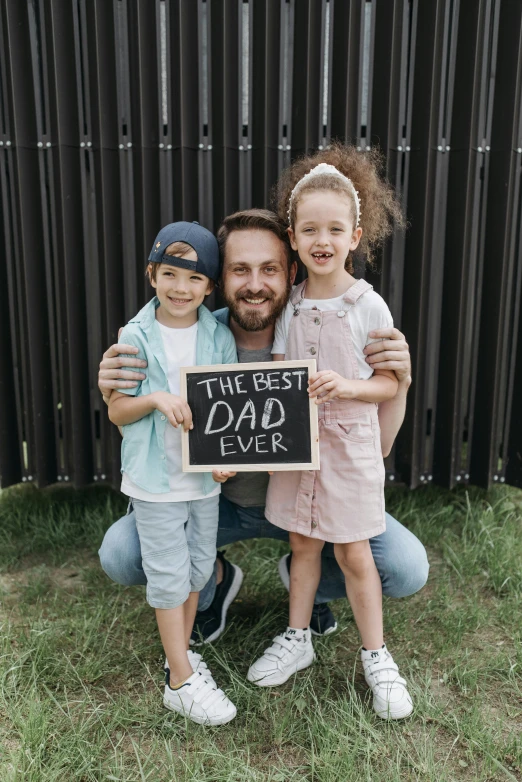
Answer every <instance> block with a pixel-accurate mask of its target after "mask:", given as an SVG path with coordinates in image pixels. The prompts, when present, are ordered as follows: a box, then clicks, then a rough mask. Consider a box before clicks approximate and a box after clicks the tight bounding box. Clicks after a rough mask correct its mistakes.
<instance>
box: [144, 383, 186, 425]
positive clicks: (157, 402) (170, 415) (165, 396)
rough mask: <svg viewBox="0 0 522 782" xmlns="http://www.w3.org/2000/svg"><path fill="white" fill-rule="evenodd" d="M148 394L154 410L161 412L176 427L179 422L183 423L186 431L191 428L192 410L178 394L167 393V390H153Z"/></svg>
mask: <svg viewBox="0 0 522 782" xmlns="http://www.w3.org/2000/svg"><path fill="white" fill-rule="evenodd" d="M150 396H151V401H152V403H153V405H154V407H155V408H156V410H159V411H160V413H163V415H164V416H165V417H166V419H167V420H168V422H169V423H170V424H172V426H174V427H175V428H176V429H177V428H178V426H179V425H180V424H183V428H184V429H185V431H186V432H187V431H188V430H189V429H192V428H193V426H194V425H193V423H192V410H191V409H190V407H189V406H188V404H187V403H186V402H185V400H184V399H182V398H181V397H180V396H176V395H175V394H169V392H168V391H155V392H154V393H153V394H151V395H150Z"/></svg>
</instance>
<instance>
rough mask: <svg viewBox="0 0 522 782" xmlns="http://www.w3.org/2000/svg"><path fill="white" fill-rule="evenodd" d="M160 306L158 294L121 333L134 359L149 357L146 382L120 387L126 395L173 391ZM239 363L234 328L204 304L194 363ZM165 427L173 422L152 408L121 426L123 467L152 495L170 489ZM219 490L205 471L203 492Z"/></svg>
mask: <svg viewBox="0 0 522 782" xmlns="http://www.w3.org/2000/svg"><path fill="white" fill-rule="evenodd" d="M158 306H159V301H158V298H157V296H155V297H154V298H153V299H152V300H151V301H149V303H148V304H146V305H145V306H144V307H143V309H141V310H140V311H139V312H138V314H137V315H136V316H135V317H134V318H132V319H131V320H130V321H129V322H128V324H127V325H126V326H125V328H124V329H123V331H122V333H121V335H120V342H124V343H125V344H127V345H134V346H135V347H137V348H138V355H137V356H136V355H133V356H132V357H133V358H136V357H137V358H142V359H145V361H147V364H148V366H147V369H146V370H145V371H146V374H147V377H146V378H145V380H142V381H140V382H139V384H138V386H136V387H135V388H122V389H120V391H121V393H122V394H128V395H129V396H144V395H145V394H152V393H153V392H154V391H167V392H168V391H169V384H168V375H167V359H166V356H165V351H164V350H163V341H162V339H161V333H160V329H159V326H158V323H157V321H156V308H157V307H158ZM235 362H237V352H236V343H235V341H234V337H233V336H232V332H231V331H230V330H229V329H228V328H227V326H225V325H224V324H223V323H220V322H218V321H217V320H216V318H214V316H213V315H212V314H211V312H210V311H209V310H208V309H207V308H206V307H204V306H203V305H201V307H199V308H198V335H197V340H196V365H198V366H205V365H207V364H234V363H235ZM127 369H131V367H127ZM162 419H163V420H162ZM166 426H171V424H169V422H168V421H167V420H166V419H164V416H162V414H161V413H160V412H159V410H154V411H153V412H152V413H150V414H149V415H146V416H145V417H144V418H140V420H139V421H135V422H134V423H133V424H128V425H127V426H124V427H123V442H122V447H121V471H122V472H126V473H127V475H128V476H129V477H130V479H131V480H132V481H133V482H134V483H135V484H136V485H137V486H140V487H141V488H142V489H145V491H149V492H151V493H152V494H162V493H166V492H169V491H170V485H169V476H168V473H167V459H166V456H165V444H164V440H165V427H166ZM215 488H216V484H215V482H214V481H213V480H212V474H211V473H203V493H204V494H209V493H210V492H211V491H212V490H213V489H215Z"/></svg>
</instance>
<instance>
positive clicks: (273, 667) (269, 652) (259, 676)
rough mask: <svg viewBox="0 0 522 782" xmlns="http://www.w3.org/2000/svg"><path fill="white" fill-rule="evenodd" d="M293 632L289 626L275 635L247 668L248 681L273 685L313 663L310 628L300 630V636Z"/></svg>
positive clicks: (282, 681) (281, 682) (265, 685)
mask: <svg viewBox="0 0 522 782" xmlns="http://www.w3.org/2000/svg"><path fill="white" fill-rule="evenodd" d="M295 632H296V631H295V630H291V629H290V628H289V629H288V630H287V631H286V632H284V633H281V635H276V637H275V638H274V641H273V643H272V646H269V647H268V649H265V651H264V654H263V656H262V657H260V658H259V660H256V662H255V663H254V664H253V665H251V666H250V668H249V669H248V673H247V679H248V681H249V682H254V683H255V684H257V685H258V686H259V687H275V686H277V685H278V684H284V682H286V681H287V680H288V679H289V678H290V676H292V675H293V674H294V673H297V671H302V670H303V668H308V666H309V665H311V664H312V663H313V661H314V660H315V653H314V647H313V646H312V635H311V633H310V630H302V631H300V636H301V637H299V636H297V637H296V635H295Z"/></svg>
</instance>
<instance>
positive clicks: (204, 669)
mask: <svg viewBox="0 0 522 782" xmlns="http://www.w3.org/2000/svg"><path fill="white" fill-rule="evenodd" d="M187 657H188V660H189V663H190V665H191V667H192V670H193V671H194V673H196V671H198V673H201V674H202V675H203V676H204V677H205V679H208V681H209V682H212V684H213V685H214V687H217V684H216V682H215V681H214V677H213V676H212V674H211V673H210V671H209V669H208V665H207V664H206V662H205V660H204V659H203V658H202V656H201V655H200V654H199V653H198V652H193V651H192V649H189V650H188V652H187ZM163 667H164V671H165V673H166V674H167V680H166V681H167V684H168V682H169V676H170V667H169V661H168V660H167V658H166V657H165V665H164V666H163Z"/></svg>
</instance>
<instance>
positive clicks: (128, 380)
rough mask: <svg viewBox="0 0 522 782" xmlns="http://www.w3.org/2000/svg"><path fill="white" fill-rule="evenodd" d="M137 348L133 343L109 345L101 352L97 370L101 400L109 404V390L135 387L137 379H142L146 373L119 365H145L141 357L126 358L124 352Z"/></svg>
mask: <svg viewBox="0 0 522 782" xmlns="http://www.w3.org/2000/svg"><path fill="white" fill-rule="evenodd" d="M137 352H138V348H136V347H134V345H120V344H119V343H118V344H116V345H111V346H110V348H109V349H108V350H106V351H105V353H104V354H103V358H102V360H101V362H100V371H99V372H98V388H99V389H100V391H101V393H102V396H103V401H104V402H105V404H106V405H108V404H109V399H110V397H111V392H112V390H113V389H115V388H116V389H117V388H136V386H137V385H138V381H139V380H144V378H145V377H146V375H144V374H143V372H132V371H128V370H127V369H125V370H123V369H121V367H146V366H147V362H146V361H143V360H142V359H141V358H127V357H125V356H124V355H120V354H125V353H137Z"/></svg>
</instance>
